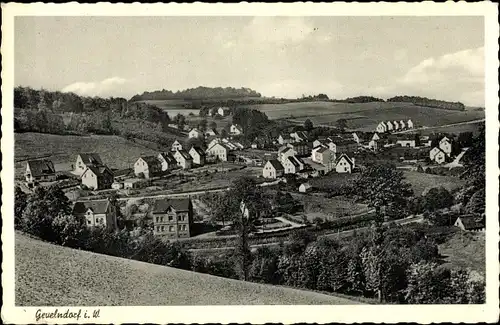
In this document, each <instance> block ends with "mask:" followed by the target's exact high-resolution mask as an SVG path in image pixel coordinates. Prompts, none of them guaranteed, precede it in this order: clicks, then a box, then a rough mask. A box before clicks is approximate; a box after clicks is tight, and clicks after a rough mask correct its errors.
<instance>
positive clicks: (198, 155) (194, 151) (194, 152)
mask: <svg viewBox="0 0 500 325" xmlns="http://www.w3.org/2000/svg"><path fill="white" fill-rule="evenodd" d="M189 155H190V156H191V158H193V163H194V164H195V165H198V166H204V165H205V160H206V159H205V158H206V153H205V151H203V150H202V149H201V148H199V147H196V146H192V147H191V149H189Z"/></svg>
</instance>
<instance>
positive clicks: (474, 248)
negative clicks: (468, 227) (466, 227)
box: [439, 232, 486, 276]
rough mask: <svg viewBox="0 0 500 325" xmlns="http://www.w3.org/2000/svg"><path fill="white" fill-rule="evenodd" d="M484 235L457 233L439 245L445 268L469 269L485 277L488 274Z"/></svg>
mask: <svg viewBox="0 0 500 325" xmlns="http://www.w3.org/2000/svg"><path fill="white" fill-rule="evenodd" d="M484 245H485V238H484V233H470V232H457V233H455V234H453V235H452V236H451V237H450V238H448V240H446V241H445V242H444V243H442V244H441V245H439V253H440V254H441V255H442V256H443V259H444V262H445V264H444V266H446V267H451V268H466V269H467V268H468V269H471V270H474V271H476V272H478V273H479V274H481V275H482V276H484V275H485V274H486V259H485V254H486V251H485V246H484Z"/></svg>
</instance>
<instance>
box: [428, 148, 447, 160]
mask: <svg viewBox="0 0 500 325" xmlns="http://www.w3.org/2000/svg"><path fill="white" fill-rule="evenodd" d="M429 158H430V159H431V160H432V161H434V162H436V163H438V164H442V163H444V162H445V161H446V153H445V152H444V151H443V150H441V148H439V147H434V148H432V149H431V151H429Z"/></svg>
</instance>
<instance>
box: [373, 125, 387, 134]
mask: <svg viewBox="0 0 500 325" xmlns="http://www.w3.org/2000/svg"><path fill="white" fill-rule="evenodd" d="M375 130H376V131H377V132H378V133H385V132H387V125H386V124H385V123H384V122H380V123H379V124H378V125H377V127H376V129H375Z"/></svg>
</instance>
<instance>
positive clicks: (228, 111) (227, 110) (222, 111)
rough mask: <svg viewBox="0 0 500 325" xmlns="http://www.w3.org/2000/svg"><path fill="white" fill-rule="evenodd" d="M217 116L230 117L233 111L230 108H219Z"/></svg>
mask: <svg viewBox="0 0 500 325" xmlns="http://www.w3.org/2000/svg"><path fill="white" fill-rule="evenodd" d="M217 114H219V115H220V116H228V115H230V114H231V109H230V108H229V107H219V108H218V109H217Z"/></svg>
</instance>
